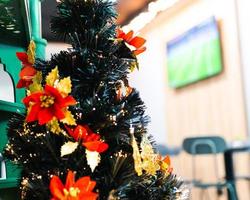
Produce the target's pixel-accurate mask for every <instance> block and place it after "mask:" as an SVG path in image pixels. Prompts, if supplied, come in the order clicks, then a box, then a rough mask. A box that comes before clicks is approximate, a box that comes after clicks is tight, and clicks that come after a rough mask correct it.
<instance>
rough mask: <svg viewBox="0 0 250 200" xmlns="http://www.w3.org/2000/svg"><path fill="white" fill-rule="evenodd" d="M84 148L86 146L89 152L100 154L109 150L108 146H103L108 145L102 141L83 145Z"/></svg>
mask: <svg viewBox="0 0 250 200" xmlns="http://www.w3.org/2000/svg"><path fill="white" fill-rule="evenodd" d="M82 144H83V146H85V147H86V148H87V149H88V150H89V151H97V152H99V153H101V152H104V151H106V150H107V148H108V146H107V145H102V144H106V143H103V142H101V141H94V142H84V143H82Z"/></svg>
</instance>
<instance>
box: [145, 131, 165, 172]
mask: <svg viewBox="0 0 250 200" xmlns="http://www.w3.org/2000/svg"><path fill="white" fill-rule="evenodd" d="M140 146H141V158H142V168H143V169H144V170H145V171H146V173H148V174H149V175H152V176H154V175H155V174H156V172H157V170H159V169H160V165H159V163H158V155H157V154H156V153H155V152H154V150H153V147H152V145H151V143H150V141H149V139H148V137H147V135H143V137H142V141H141V145H140Z"/></svg>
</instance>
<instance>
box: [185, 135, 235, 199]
mask: <svg viewBox="0 0 250 200" xmlns="http://www.w3.org/2000/svg"><path fill="white" fill-rule="evenodd" d="M183 149H184V151H186V152H187V153H189V154H191V155H192V181H191V183H192V185H193V186H194V187H197V188H200V189H202V190H205V189H207V188H210V187H216V188H217V189H218V190H219V191H220V190H221V189H222V188H223V187H226V188H228V190H229V191H230V193H231V195H232V196H233V198H234V199H235V200H237V197H236V195H235V191H234V190H233V188H232V185H231V183H230V182H227V181H223V182H222V181H220V179H219V174H218V155H217V154H219V153H223V152H224V151H225V150H226V143H225V140H224V139H223V138H221V137H218V136H204V137H193V138H191V137H190V138H185V139H184V141H183ZM202 154H205V155H209V154H212V155H213V156H214V170H215V176H216V182H214V183H204V182H201V181H199V180H198V179H197V176H196V156H197V155H202Z"/></svg>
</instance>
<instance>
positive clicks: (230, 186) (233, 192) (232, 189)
mask: <svg viewBox="0 0 250 200" xmlns="http://www.w3.org/2000/svg"><path fill="white" fill-rule="evenodd" d="M227 188H228V190H229V192H230V194H231V196H232V198H233V200H238V198H237V196H236V191H235V190H234V188H233V187H232V184H231V183H228V184H227Z"/></svg>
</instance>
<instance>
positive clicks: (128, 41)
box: [123, 31, 134, 43]
mask: <svg viewBox="0 0 250 200" xmlns="http://www.w3.org/2000/svg"><path fill="white" fill-rule="evenodd" d="M133 35H134V31H129V32H128V33H127V34H126V35H125V36H124V37H123V39H124V40H125V41H126V42H127V43H130V40H131V39H132V37H133Z"/></svg>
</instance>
